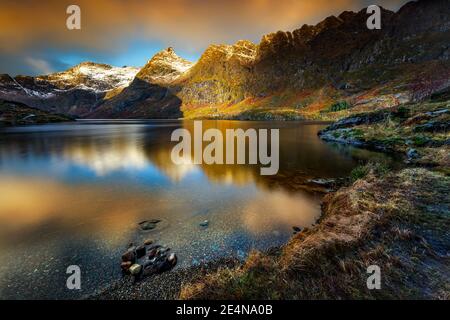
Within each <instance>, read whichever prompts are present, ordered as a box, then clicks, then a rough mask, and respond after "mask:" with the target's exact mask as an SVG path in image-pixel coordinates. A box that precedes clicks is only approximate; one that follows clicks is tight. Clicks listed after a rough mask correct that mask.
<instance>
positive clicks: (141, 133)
mask: <svg viewBox="0 0 450 320" xmlns="http://www.w3.org/2000/svg"><path fill="white" fill-rule="evenodd" d="M324 127H325V125H324V124H314V123H303V122H276V121H272V122H244V121H203V130H206V129H208V128H217V129H219V130H221V131H222V132H224V131H225V130H226V129H232V128H242V129H244V130H245V129H248V128H256V129H259V128H268V129H270V128H279V129H280V170H279V172H278V174H277V175H276V176H262V175H260V166H259V165H206V164H203V165H194V164H193V163H189V162H186V163H185V164H183V165H175V164H174V163H173V162H172V161H171V151H172V148H173V146H174V145H175V143H173V142H171V141H170V137H171V133H172V132H173V130H175V129H177V128H186V129H188V130H192V128H193V122H192V121H183V120H155V121H153V120H151V121H150V120H149V121H134V120H133V121H131V120H128V121H126V120H117V121H111V120H109V121H106V120H105V121H100V120H97V121H94V120H92V121H79V122H74V123H61V124H49V125H39V126H27V127H12V128H3V129H0V298H1V299H7V298H13V299H27V298H28V299H33V298H50V299H54V298H78V297H81V296H83V295H86V294H90V293H92V292H94V291H95V290H96V289H98V288H102V287H105V286H107V285H108V284H109V283H111V281H113V280H115V279H118V278H120V277H121V270H120V257H121V254H122V253H123V252H124V251H125V250H126V249H127V247H128V244H129V243H130V242H133V243H140V242H142V241H144V240H145V239H149V238H150V239H153V240H155V241H156V242H157V243H160V244H163V245H166V246H168V247H170V248H171V250H172V252H175V253H176V254H177V256H178V265H177V268H182V267H188V266H192V265H197V264H200V263H202V262H207V261H210V260H212V259H215V258H219V257H224V256H235V257H237V258H240V259H244V258H245V257H246V255H247V254H248V252H249V251H250V250H252V249H259V250H267V249H269V248H271V247H275V246H280V245H282V244H283V243H285V242H286V241H287V240H288V239H289V238H290V237H291V236H292V231H293V229H292V227H293V226H298V227H302V228H303V227H308V226H311V225H312V224H314V223H315V221H316V220H317V218H318V217H319V216H320V201H321V198H322V197H323V195H324V192H326V191H327V190H326V187H325V186H323V185H322V184H321V183H315V182H313V181H312V180H314V179H319V178H320V179H336V178H339V177H345V176H347V175H348V174H349V173H350V171H351V170H352V169H353V168H354V167H355V166H357V165H358V164H359V163H360V162H364V161H367V160H368V159H372V158H375V157H380V158H385V157H387V156H385V155H383V154H380V153H376V152H371V151H367V150H362V149H357V148H353V147H351V146H342V145H337V144H332V143H325V142H323V141H321V140H320V139H319V138H318V137H317V132H318V131H319V130H320V129H322V128H324ZM316 182H317V181H316ZM146 219H161V220H162V222H161V223H159V224H158V226H157V227H156V228H155V229H153V230H150V231H143V230H141V229H140V228H139V226H138V223H139V222H140V221H142V220H146ZM204 220H208V221H209V225H208V226H207V227H202V226H200V223H201V222H202V221H204ZM70 265H78V266H80V268H81V271H82V282H81V285H82V290H80V291H71V290H68V289H67V288H66V279H67V277H68V275H67V274H66V269H67V267H68V266H70Z"/></svg>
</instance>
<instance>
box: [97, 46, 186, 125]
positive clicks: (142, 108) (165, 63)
mask: <svg viewBox="0 0 450 320" xmlns="http://www.w3.org/2000/svg"><path fill="white" fill-rule="evenodd" d="M192 65H193V64H192V63H191V62H189V61H187V60H185V59H183V58H181V57H179V56H178V55H176V54H175V52H174V50H173V48H167V49H166V50H163V51H161V52H159V53H157V54H156V55H155V56H154V57H153V58H152V59H150V60H149V61H148V62H147V64H146V65H145V66H144V67H143V68H142V69H141V70H140V71H139V72H138V73H137V75H136V77H135V78H134V80H133V81H132V82H131V83H130V85H129V86H128V87H126V88H124V89H123V90H116V91H115V92H111V94H109V95H108V96H106V97H105V99H104V101H103V103H101V104H100V105H99V107H97V108H96V110H94V111H93V112H92V113H91V114H89V115H88V117H90V118H180V117H182V116H183V114H182V113H181V111H180V109H181V104H182V102H181V100H180V99H179V98H178V97H177V96H176V94H175V92H174V91H176V89H175V88H174V87H173V84H174V83H175V82H176V81H177V80H178V79H179V78H180V77H181V76H182V75H184V74H185V73H187V72H188V71H189V69H190V68H191V67H192ZM169 86H170V87H171V88H169Z"/></svg>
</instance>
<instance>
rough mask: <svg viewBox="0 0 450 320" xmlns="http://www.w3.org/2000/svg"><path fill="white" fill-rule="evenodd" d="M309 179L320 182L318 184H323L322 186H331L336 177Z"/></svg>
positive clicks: (316, 182)
mask: <svg viewBox="0 0 450 320" xmlns="http://www.w3.org/2000/svg"><path fill="white" fill-rule="evenodd" d="M308 181H309V182H312V183H315V184H318V185H321V186H330V185H332V184H333V183H334V182H335V180H334V179H320V178H319V179H311V180H308Z"/></svg>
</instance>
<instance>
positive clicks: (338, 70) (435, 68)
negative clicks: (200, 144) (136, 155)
mask: <svg viewBox="0 0 450 320" xmlns="http://www.w3.org/2000/svg"><path fill="white" fill-rule="evenodd" d="M449 8H450V7H449V6H448V2H447V1H444V0H431V1H418V2H411V3H408V4H407V5H405V6H404V7H403V8H401V9H400V10H399V11H398V12H397V13H394V12H391V11H388V10H384V9H383V10H382V29H381V30H369V29H368V28H367V26H366V21H367V18H368V15H367V13H366V9H363V10H361V11H359V12H349V11H346V12H343V13H342V14H340V15H339V16H337V17H335V16H332V17H328V18H326V19H325V20H323V21H322V22H320V23H319V24H317V25H316V26H309V25H304V26H302V27H301V28H299V29H297V30H294V31H293V32H282V31H279V32H276V33H272V34H268V35H265V36H263V37H262V39H261V42H260V43H259V44H258V45H256V44H253V43H251V42H249V41H239V42H237V43H236V44H234V45H212V46H210V47H209V48H208V49H207V50H206V51H205V52H204V54H203V55H202V56H201V58H200V60H199V61H198V62H197V63H196V64H195V65H193V66H191V65H190V64H188V63H187V62H185V61H182V59H181V58H179V57H178V56H176V55H175V53H174V52H173V50H172V49H170V50H166V51H164V52H162V53H160V54H157V55H156V56H155V57H154V58H153V59H152V60H150V62H149V63H148V64H147V65H146V66H145V67H144V68H143V69H142V70H141V71H140V72H139V74H138V76H137V77H136V79H135V80H134V82H135V83H133V85H132V86H130V87H129V88H127V90H126V94H122V95H117V96H115V97H114V99H112V100H109V101H107V102H105V103H104V104H101V105H100V106H99V107H98V108H97V109H96V111H95V112H94V113H93V114H91V116H97V115H98V114H102V115H106V116H109V115H111V116H113V117H114V116H116V115H117V114H119V115H120V116H128V115H132V116H133V117H148V116H155V115H156V116H158V117H173V116H176V117H180V116H183V117H185V118H239V119H274V118H275V119H276V118H282V119H286V118H287V119H292V118H317V119H330V120H332V119H335V118H340V117H342V116H345V115H348V113H352V112H353V111H355V112H360V111H364V110H365V109H373V108H384V107H391V106H394V105H398V104H400V103H405V102H407V101H416V100H421V99H423V98H425V97H428V96H429V95H431V94H432V93H434V92H438V91H440V90H443V89H445V88H447V87H448V86H449V84H450V82H449V80H450V76H449V74H450V63H449V56H450V54H449V42H448V39H449V38H450V23H449V21H450V9H449ZM178 64H179V65H181V66H182V67H181V68H178V69H177V68H175V69H176V70H175V69H174V66H176V65H178ZM142 81H144V82H142ZM148 84H150V85H148ZM155 85H158V86H159V87H158V88H155ZM167 96H168V97H169V98H167ZM169 105H170V107H168V106H169ZM336 105H339V106H341V107H336ZM178 108H179V109H180V110H179V111H177V112H175V111H174V110H175V109H178ZM125 109H126V112H125V111H124V110H125Z"/></svg>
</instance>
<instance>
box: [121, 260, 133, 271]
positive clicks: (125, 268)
mask: <svg viewBox="0 0 450 320" xmlns="http://www.w3.org/2000/svg"><path fill="white" fill-rule="evenodd" d="M132 265H133V263H132V262H131V261H126V262H122V263H121V264H120V268H121V269H122V270H123V271H128V270H129V269H130V267H131V266H132Z"/></svg>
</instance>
